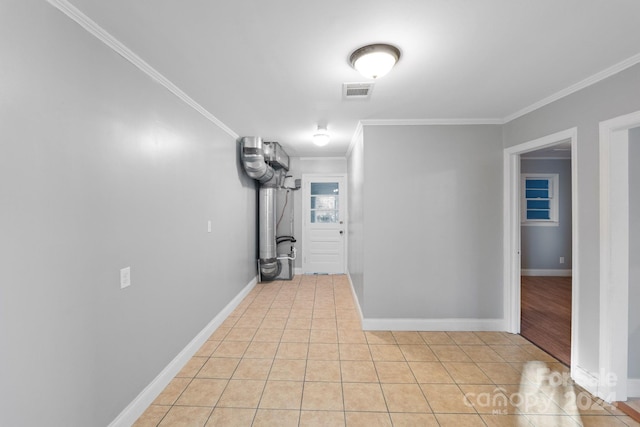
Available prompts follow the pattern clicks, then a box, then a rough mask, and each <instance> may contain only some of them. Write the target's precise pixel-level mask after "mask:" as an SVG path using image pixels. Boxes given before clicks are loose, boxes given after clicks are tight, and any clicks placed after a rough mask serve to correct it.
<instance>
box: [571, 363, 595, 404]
mask: <svg viewBox="0 0 640 427" xmlns="http://www.w3.org/2000/svg"><path fill="white" fill-rule="evenodd" d="M571 378H573V380H574V381H575V382H576V384H578V385H579V386H580V387H582V388H584V389H585V390H587V391H588V392H589V393H591V394H592V395H594V396H597V395H598V384H599V383H600V379H599V378H598V374H597V373H595V372H589V371H587V370H586V369H584V368H581V367H580V366H577V365H576V366H575V367H573V369H572V370H571Z"/></svg>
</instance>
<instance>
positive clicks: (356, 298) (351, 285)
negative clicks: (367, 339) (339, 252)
mask: <svg viewBox="0 0 640 427" xmlns="http://www.w3.org/2000/svg"><path fill="white" fill-rule="evenodd" d="M347 278H348V279H349V287H350V288H351V295H353V300H354V301H355V302H356V308H357V309H358V316H359V317H360V324H361V325H362V320H363V319H364V316H363V315H362V307H361V306H360V300H359V299H358V294H356V288H355V287H354V286H353V280H351V274H350V273H349V271H348V270H347Z"/></svg>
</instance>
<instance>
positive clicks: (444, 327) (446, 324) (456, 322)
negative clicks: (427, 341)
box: [362, 318, 505, 331]
mask: <svg viewBox="0 0 640 427" xmlns="http://www.w3.org/2000/svg"><path fill="white" fill-rule="evenodd" d="M362 329H363V330H365V331H504V330H505V323H504V319H371V318H364V319H362Z"/></svg>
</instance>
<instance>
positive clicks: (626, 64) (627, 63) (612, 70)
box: [502, 53, 640, 124]
mask: <svg viewBox="0 0 640 427" xmlns="http://www.w3.org/2000/svg"><path fill="white" fill-rule="evenodd" d="M638 63H640V53H638V54H636V55H633V56H632V57H630V58H627V59H625V60H624V61H621V62H618V63H617V64H615V65H612V66H611V67H609V68H606V69H604V70H602V71H600V72H598V73H596V74H594V75H592V76H590V77H587V78H586V79H584V80H582V81H579V82H578V83H576V84H573V85H571V86H569V87H568V88H566V89H562V90H561V91H559V92H556V93H554V94H553V95H551V96H548V97H546V98H544V99H541V100H540V101H538V102H536V103H534V104H531V105H529V106H528V107H525V108H523V109H522V110H520V111H516V112H515V113H513V114H511V115H509V116H506V117H505V118H504V119H503V120H502V123H503V124H504V123H508V122H510V121H512V120H515V119H517V118H519V117H522V116H524V115H525V114H528V113H530V112H532V111H535V110H537V109H538V108H542V107H544V106H545V105H548V104H551V103H552V102H554V101H557V100H559V99H562V98H564V97H565V96H569V95H571V94H572V93H575V92H577V91H579V90H582V89H584V88H587V87H589V86H591V85H593V84H596V83H598V82H600V81H602V80H604V79H606V78H608V77H611V76H613V75H614V74H618V73H619V72H621V71H624V70H626V69H627V68H630V67H633V66H634V65H636V64H638Z"/></svg>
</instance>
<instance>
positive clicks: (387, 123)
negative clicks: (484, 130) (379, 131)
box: [360, 119, 504, 126]
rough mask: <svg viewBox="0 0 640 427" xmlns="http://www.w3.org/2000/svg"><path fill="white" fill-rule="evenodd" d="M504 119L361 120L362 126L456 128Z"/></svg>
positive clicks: (488, 123) (499, 122) (499, 123)
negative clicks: (457, 126)
mask: <svg viewBox="0 0 640 427" xmlns="http://www.w3.org/2000/svg"><path fill="white" fill-rule="evenodd" d="M503 123H504V122H503V121H502V119H370V120H360V125H362V126H441V125H442V126H455V125H501V124H503Z"/></svg>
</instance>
